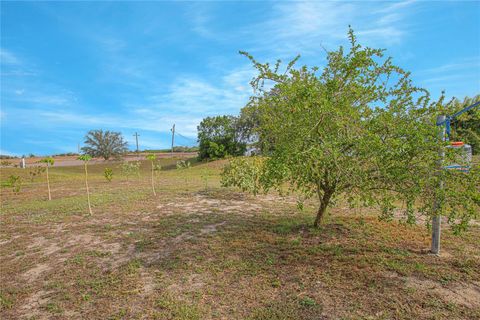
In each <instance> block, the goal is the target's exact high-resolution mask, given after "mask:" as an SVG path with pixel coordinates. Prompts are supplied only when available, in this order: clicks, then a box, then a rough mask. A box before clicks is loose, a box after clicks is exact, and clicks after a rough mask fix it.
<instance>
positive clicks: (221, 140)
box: [197, 116, 246, 159]
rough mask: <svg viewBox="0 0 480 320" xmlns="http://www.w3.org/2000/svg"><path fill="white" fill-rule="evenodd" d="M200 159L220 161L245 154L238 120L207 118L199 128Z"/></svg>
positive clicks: (217, 117) (219, 117) (226, 117)
mask: <svg viewBox="0 0 480 320" xmlns="http://www.w3.org/2000/svg"><path fill="white" fill-rule="evenodd" d="M197 129H198V142H199V158H200V159H219V158H223V157H225V156H227V155H231V156H238V155H242V154H244V152H245V147H246V144H245V143H244V142H242V139H241V134H240V131H239V130H240V127H239V126H238V120H237V118H236V117H233V116H216V117H207V118H205V119H203V120H202V122H201V123H200V125H199V126H198V128H197Z"/></svg>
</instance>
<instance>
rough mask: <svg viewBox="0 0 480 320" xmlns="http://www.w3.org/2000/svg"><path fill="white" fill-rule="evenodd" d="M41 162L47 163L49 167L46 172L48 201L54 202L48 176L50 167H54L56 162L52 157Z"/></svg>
mask: <svg viewBox="0 0 480 320" xmlns="http://www.w3.org/2000/svg"><path fill="white" fill-rule="evenodd" d="M40 162H42V163H45V164H46V165H47V167H46V169H45V170H46V173H47V189H48V200H52V195H51V193H50V178H49V176H48V168H49V167H50V166H53V164H54V163H55V160H54V159H53V158H52V157H48V158H43V159H42V160H40Z"/></svg>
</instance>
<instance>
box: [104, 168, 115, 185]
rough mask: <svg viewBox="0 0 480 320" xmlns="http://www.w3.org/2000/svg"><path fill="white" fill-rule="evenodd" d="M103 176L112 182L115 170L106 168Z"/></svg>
mask: <svg viewBox="0 0 480 320" xmlns="http://www.w3.org/2000/svg"><path fill="white" fill-rule="evenodd" d="M103 176H104V177H105V179H106V180H107V181H108V182H112V179H113V170H112V169H111V168H105V170H104V171H103Z"/></svg>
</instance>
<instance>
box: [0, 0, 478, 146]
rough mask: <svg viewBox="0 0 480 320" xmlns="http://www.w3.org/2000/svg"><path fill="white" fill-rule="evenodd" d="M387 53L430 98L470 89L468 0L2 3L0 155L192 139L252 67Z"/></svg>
mask: <svg viewBox="0 0 480 320" xmlns="http://www.w3.org/2000/svg"><path fill="white" fill-rule="evenodd" d="M349 24H350V25H352V27H353V28H354V30H355V31H356V33H357V35H358V38H359V41H360V43H362V44H366V45H370V46H373V47H380V48H386V49H387V54H388V55H390V56H393V57H394V61H395V62H396V63H397V64H398V65H400V66H402V67H403V68H405V69H407V70H410V71H412V76H413V79H414V80H415V83H416V84H417V85H419V86H423V87H425V88H427V89H428V90H430V91H431V93H432V94H433V96H438V95H439V94H440V92H441V90H445V91H446V95H447V96H448V97H451V96H457V97H461V98H463V97H464V96H472V95H475V94H479V93H480V2H478V1H470V2H459V1H455V2H444V1H442V2H440V1H437V2H423V1H402V2H373V1H372V2H366V1H364V2H310V3H308V2H6V1H2V2H1V46H0V49H1V51H0V58H1V99H0V102H1V113H0V116H1V146H0V153H1V154H12V155H22V154H29V153H34V154H51V153H62V152H75V151H76V149H77V144H78V143H81V142H82V141H83V136H84V135H85V133H86V132H87V131H88V130H89V129H108V130H116V131H121V132H122V133H123V134H124V136H125V138H126V139H127V140H128V141H129V143H130V147H131V148H132V149H133V148H134V137H133V134H134V132H138V133H139V134H140V138H139V141H140V148H142V149H144V148H165V147H168V145H169V144H170V141H169V140H170V131H169V130H170V128H171V126H172V124H173V123H175V124H176V128H177V130H178V132H179V133H180V134H182V135H183V136H184V137H178V139H177V142H178V143H177V144H178V145H191V144H192V143H195V137H196V126H197V125H198V123H199V122H200V121H201V119H202V118H204V117H206V116H212V115H219V114H237V113H238V111H239V110H240V108H241V107H242V106H244V105H245V103H246V102H247V101H248V97H249V96H250V94H251V89H250V87H249V84H248V82H249V81H250V79H251V78H252V76H253V75H254V74H255V73H254V70H253V68H252V67H251V65H250V63H249V61H248V60H247V59H246V58H244V57H242V56H240V55H239V54H238V51H239V50H246V51H249V52H250V53H252V54H253V55H254V56H255V57H256V58H258V59H259V60H261V61H272V62H274V61H275V60H276V59H277V58H280V59H282V60H289V59H291V58H293V57H294V56H295V55H296V54H301V55H302V58H301V60H300V64H306V65H309V66H313V65H317V66H320V67H322V66H323V65H324V63H325V54H324V49H323V48H326V49H335V48H336V47H338V46H339V45H341V44H345V43H346V32H347V29H348V25H349Z"/></svg>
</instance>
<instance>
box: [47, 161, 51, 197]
mask: <svg viewBox="0 0 480 320" xmlns="http://www.w3.org/2000/svg"><path fill="white" fill-rule="evenodd" d="M47 188H48V200H52V195H51V194H50V179H49V178H48V164H47Z"/></svg>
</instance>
